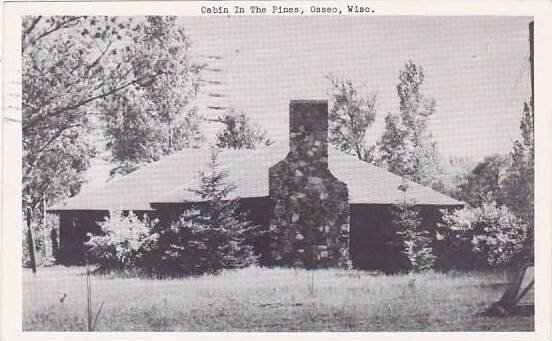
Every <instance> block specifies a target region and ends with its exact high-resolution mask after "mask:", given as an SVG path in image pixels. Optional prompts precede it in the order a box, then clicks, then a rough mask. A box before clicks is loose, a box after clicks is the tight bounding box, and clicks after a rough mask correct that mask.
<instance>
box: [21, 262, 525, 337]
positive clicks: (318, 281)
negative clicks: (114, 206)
mask: <svg viewBox="0 0 552 341" xmlns="http://www.w3.org/2000/svg"><path fill="white" fill-rule="evenodd" d="M84 271H85V269H83V268H78V267H74V268H62V267H53V268H49V269H44V271H42V272H41V273H40V274H39V276H37V278H36V280H34V281H33V280H31V278H32V275H31V273H30V271H27V272H25V274H24V279H23V294H24V297H23V307H24V316H23V321H24V329H25V330H83V326H88V325H89V322H88V321H89V316H94V314H91V313H90V312H92V309H91V308H87V312H84V311H83V310H82V309H81V307H82V306H85V305H86V304H87V302H88V298H87V297H88V294H87V292H84V290H82V286H79V285H78V283H79V282H80V283H82V282H81V281H82V276H83V275H85V272H84ZM129 275H130V274H128V273H124V274H119V275H117V274H113V273H112V274H105V275H94V274H91V275H90V277H91V278H93V282H94V287H93V289H94V300H95V301H98V302H99V301H104V302H109V304H108V305H105V306H104V307H103V309H100V310H101V316H100V319H99V320H100V321H98V318H93V320H92V324H91V325H92V327H93V328H92V329H94V330H102V331H418V330H425V331H439V330H457V331H463V330H465V331H468V330H496V331H503V330H531V329H532V328H533V320H532V318H515V319H496V318H488V317H481V316H478V315H477V314H478V313H479V312H481V311H482V310H483V309H485V308H486V307H488V305H489V304H491V303H492V302H495V301H496V300H497V299H499V298H500V296H501V294H502V292H503V290H504V288H505V286H506V282H507V280H506V278H505V275H504V274H503V273H500V272H471V273H460V272H452V273H448V274H443V273H434V272H428V273H423V274H411V275H381V274H374V273H369V272H363V271H354V270H336V269H332V270H322V269H320V270H310V271H306V270H298V269H266V268H258V267H252V268H246V269H241V270H234V271H223V272H222V273H221V274H219V275H205V276H201V277H196V278H180V279H177V278H165V279H153V278H136V277H134V278H129ZM52 288H54V289H55V290H52ZM52 291H53V292H52ZM60 293H67V294H68V299H67V300H66V301H65V307H64V310H63V312H61V311H59V309H52V304H55V301H56V299H57V298H59V296H60ZM49 294H50V295H53V297H50V296H49ZM89 301H90V305H89V306H88V305H87V307H92V306H93V305H92V296H90V299H89ZM98 311H99V310H98ZM94 320H95V322H97V325H96V323H95V322H94ZM84 330H86V329H84Z"/></svg>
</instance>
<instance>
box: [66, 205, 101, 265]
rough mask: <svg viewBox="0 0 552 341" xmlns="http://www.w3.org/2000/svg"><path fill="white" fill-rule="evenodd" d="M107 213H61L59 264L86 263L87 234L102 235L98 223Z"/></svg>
mask: <svg viewBox="0 0 552 341" xmlns="http://www.w3.org/2000/svg"><path fill="white" fill-rule="evenodd" d="M106 215H107V212H103V211H62V212H60V213H59V250H58V252H57V255H56V261H57V263H60V264H64V265H76V264H84V263H85V257H84V256H85V252H84V243H85V242H86V241H87V240H88V237H87V236H86V234H87V233H92V234H100V233H101V229H100V227H99V226H98V224H97V223H98V222H99V221H101V220H103V219H104V217H105V216H106Z"/></svg>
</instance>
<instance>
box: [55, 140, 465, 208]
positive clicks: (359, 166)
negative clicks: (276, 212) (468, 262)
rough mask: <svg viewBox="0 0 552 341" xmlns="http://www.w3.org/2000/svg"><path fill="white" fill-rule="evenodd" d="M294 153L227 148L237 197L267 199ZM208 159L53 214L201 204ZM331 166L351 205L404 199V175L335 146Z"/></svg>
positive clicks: (429, 195) (198, 154) (194, 159)
mask: <svg viewBox="0 0 552 341" xmlns="http://www.w3.org/2000/svg"><path fill="white" fill-rule="evenodd" d="M288 150H289V149H288V146H287V144H284V143H277V144H274V145H272V146H270V147H266V148H263V149H257V150H230V149H225V150H223V151H222V152H221V153H220V154H219V158H218V162H219V164H220V166H221V168H222V169H224V170H226V171H228V173H229V178H228V181H229V182H231V183H233V184H234V185H235V186H236V187H237V189H236V190H235V191H234V192H233V193H232V196H234V197H240V198H258V197H267V196H268V168H269V167H271V166H272V165H274V164H275V163H277V162H278V161H280V160H281V159H283V158H284V157H285V155H286V154H287V153H288ZM208 158H209V151H208V149H206V148H203V149H184V150H182V151H180V152H177V153H175V154H173V155H171V156H168V157H166V158H164V159H162V160H160V161H157V162H154V163H151V164H149V165H147V166H145V167H143V168H141V169H139V170H137V171H135V172H133V173H130V174H128V175H126V176H123V177H121V178H118V179H115V180H112V181H110V182H107V183H106V184H105V185H103V186H102V187H99V188H96V189H94V190H91V191H89V192H86V193H82V194H80V195H77V196H75V197H73V198H69V199H68V200H67V201H65V202H63V203H61V204H58V205H55V206H52V207H50V208H49V209H48V210H49V211H64V210H133V211H146V210H151V209H152V207H151V205H152V204H163V203H183V202H196V201H200V200H201V199H200V198H198V197H197V196H196V195H195V194H194V193H193V192H191V191H189V189H191V188H197V185H198V178H199V176H198V175H199V171H200V170H202V169H204V168H205V166H206V163H207V161H208ZM328 162H329V168H330V171H331V172H332V173H333V175H334V176H336V177H337V178H338V179H340V180H341V181H343V182H345V183H346V184H347V187H348V189H349V202H350V203H351V204H396V203H398V202H401V201H402V200H404V197H403V192H402V191H400V190H399V189H398V187H399V185H400V184H401V183H403V182H404V180H403V178H402V177H400V176H397V175H395V174H393V173H390V172H388V171H386V170H384V169H381V168H378V167H376V166H374V165H372V164H369V163H367V162H364V161H361V160H359V159H357V158H356V157H354V156H351V155H348V154H345V153H343V152H340V151H338V150H336V149H334V148H332V147H330V148H329V157H328ZM408 184H409V186H408V190H407V191H406V198H407V199H409V200H413V201H414V202H416V203H417V204H420V205H438V206H451V205H452V206H458V205H462V203H461V202H459V201H457V200H455V199H453V198H451V197H449V196H446V195H444V194H441V193H439V192H437V191H434V190H432V189H430V188H427V187H425V186H422V185H419V184H417V183H414V182H410V181H409V182H408Z"/></svg>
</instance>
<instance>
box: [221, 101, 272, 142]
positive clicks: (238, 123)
mask: <svg viewBox="0 0 552 341" xmlns="http://www.w3.org/2000/svg"><path fill="white" fill-rule="evenodd" d="M214 121H215V122H218V123H222V125H223V127H222V129H221V130H220V131H219V132H218V133H217V137H216V139H217V140H216V146H217V147H219V148H230V149H256V148H259V147H266V146H269V145H271V144H272V141H270V139H269V138H268V137H267V136H266V135H267V133H266V131H265V130H263V129H261V128H258V127H256V126H255V125H253V124H252V123H251V120H250V119H249V117H247V116H246V115H245V114H244V113H243V112H241V111H238V110H236V109H235V108H230V109H229V110H228V111H227V112H225V113H224V114H222V115H221V116H220V117H218V118H217V119H215V120H214Z"/></svg>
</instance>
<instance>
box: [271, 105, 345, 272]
mask: <svg viewBox="0 0 552 341" xmlns="http://www.w3.org/2000/svg"><path fill="white" fill-rule="evenodd" d="M289 149H290V152H289V154H288V155H287V156H286V157H285V158H284V159H283V160H282V161H280V162H278V163H277V164H275V165H274V166H272V167H270V169H269V198H270V199H271V201H272V205H273V206H272V211H271V217H270V231H271V244H270V249H271V255H272V260H273V263H274V264H275V265H282V266H298V267H305V268H309V269H312V268H322V267H339V266H344V265H346V263H347V259H348V233H349V195H348V190H347V185H346V184H345V183H343V182H341V181H339V180H338V179H337V178H335V177H334V176H333V175H332V174H331V172H330V170H329V169H328V102H327V101H321V100H292V101H291V102H290V106H289Z"/></svg>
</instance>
